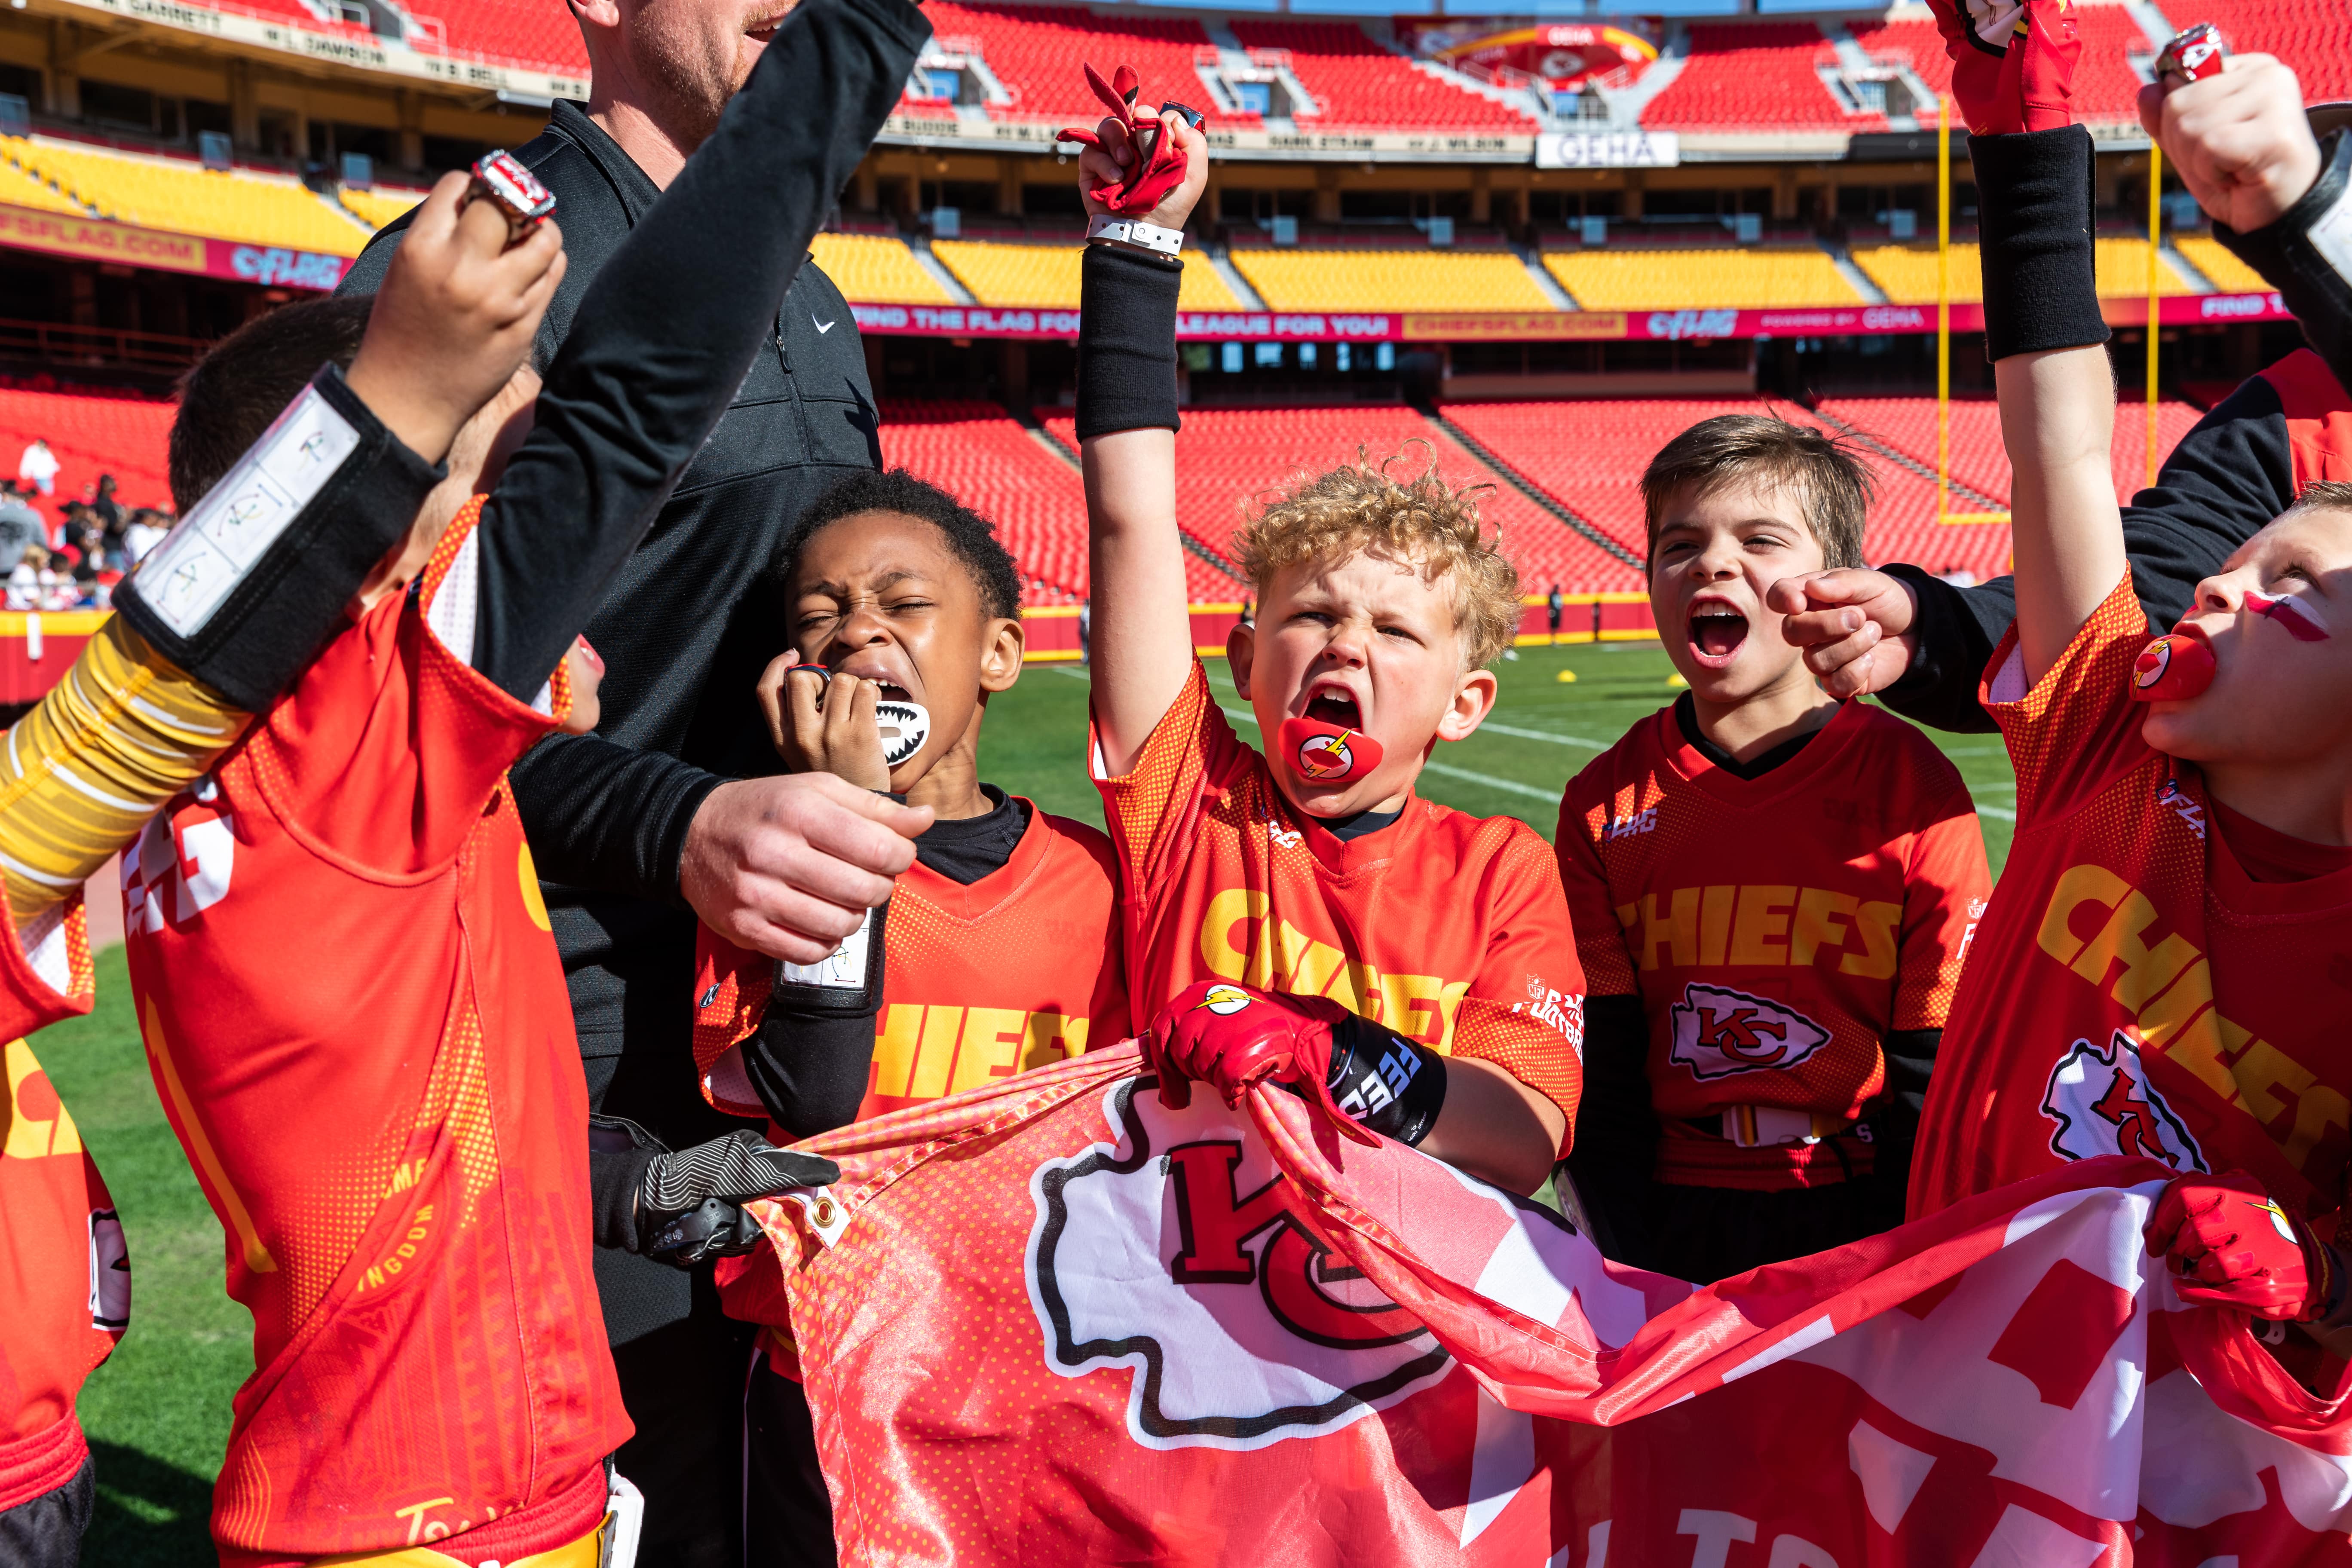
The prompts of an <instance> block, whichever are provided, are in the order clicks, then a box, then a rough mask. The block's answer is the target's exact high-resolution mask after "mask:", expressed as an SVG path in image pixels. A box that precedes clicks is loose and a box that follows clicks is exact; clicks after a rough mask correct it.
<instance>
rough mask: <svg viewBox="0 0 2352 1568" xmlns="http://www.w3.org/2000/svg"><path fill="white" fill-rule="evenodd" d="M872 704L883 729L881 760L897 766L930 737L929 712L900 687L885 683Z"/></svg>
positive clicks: (875, 718)
mask: <svg viewBox="0 0 2352 1568" xmlns="http://www.w3.org/2000/svg"><path fill="white" fill-rule="evenodd" d="M877 697H878V700H877V702H876V703H875V705H874V720H875V723H876V725H877V727H878V728H879V729H880V730H881V731H882V761H883V762H884V763H887V765H889V766H891V767H894V768H895V767H897V766H898V764H899V763H903V762H905V761H906V760H907V759H908V758H909V757H911V756H913V755H914V754H915V753H916V752H919V751H921V750H922V749H923V742H925V741H928V740H929V739H930V738H931V712H930V710H929V709H928V708H926V707H924V706H923V705H922V704H921V703H919V702H918V701H916V700H914V699H913V698H911V697H909V696H908V695H907V692H906V689H904V688H903V687H898V686H892V685H890V684H889V683H888V682H887V681H886V682H884V683H883V685H882V689H881V691H880V692H879V693H878V694H877Z"/></svg>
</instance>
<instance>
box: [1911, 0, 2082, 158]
mask: <svg viewBox="0 0 2352 1568" xmlns="http://www.w3.org/2000/svg"><path fill="white" fill-rule="evenodd" d="M1928 4H1929V5H1931V6H1932V7H1933V9H1934V10H1935V13H1936V26H1937V28H1938V29H1939V30H1940V31H1941V32H1942V33H1943V35H1944V51H1945V53H1947V54H1948V55H1950V56H1951V57H1952V97H1953V98H1954V99H1956V100H1958V102H1959V106H1960V115H1961V118H1963V119H1964V120H1966V121H1968V126H1969V131H1970V132H1974V133H1976V134H1978V135H1980V136H2006V135H2011V134H2013V133H2015V132H2021V131H2055V130H2057V129H2059V128H2060V127H2062V126H2065V125H2071V124H2073V123H2074V62H2075V61H2076V60H2077V59H2078V58H2081V56H2082V53H2083V40H2082V35H2081V33H2080V31H2079V30H2078V29H2077V28H2076V26H2075V23H2074V0H1928Z"/></svg>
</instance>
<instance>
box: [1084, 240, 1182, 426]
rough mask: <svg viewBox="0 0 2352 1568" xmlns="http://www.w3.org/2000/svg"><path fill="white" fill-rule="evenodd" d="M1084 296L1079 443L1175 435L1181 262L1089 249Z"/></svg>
mask: <svg viewBox="0 0 2352 1568" xmlns="http://www.w3.org/2000/svg"><path fill="white" fill-rule="evenodd" d="M1081 276H1082V281H1081V283H1080V285H1079V291H1078V439H1079V440H1081V441H1083V440H1086V439H1087V438H1088V437H1095V436H1109V435H1114V434H1116V433H1118V431H1121V430H1150V429H1160V430H1175V429H1180V428H1181V426H1182V423H1183V422H1182V421H1181V419H1179V418H1178V417H1177V415H1176V295H1177V291H1178V289H1179V288H1180V287H1181V285H1182V283H1183V281H1184V268H1183V265H1182V264H1181V262H1177V261H1172V260H1168V259H1165V258H1160V257H1157V256H1146V255H1144V254H1143V253H1142V252H1140V251H1135V250H1123V249H1120V248H1118V247H1116V246H1109V245H1089V246H1087V254H1086V259H1085V262H1084V265H1083V270H1082V274H1081Z"/></svg>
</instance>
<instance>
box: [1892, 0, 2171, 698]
mask: <svg viewBox="0 0 2352 1568" xmlns="http://www.w3.org/2000/svg"><path fill="white" fill-rule="evenodd" d="M1995 9H1998V10H1999V15H1998V16H1994V15H1993V14H1992V12H1991V11H1990V10H1986V9H1984V8H1980V7H1977V6H1973V5H1971V6H1970V7H1969V8H1968V13H1967V14H1966V15H1965V16H1964V15H1963V14H1962V12H1961V10H1960V8H1959V7H1958V6H1957V5H1954V4H1953V0H1936V3H1935V10H1936V17H1937V24H1938V25H1939V26H1941V28H1942V30H1943V32H1944V36H1945V41H1946V47H1947V48H1948V51H1949V52H1950V54H1951V56H1952V59H1953V77H1952V90H1953V93H1954V96H1955V97H1957V98H1958V100H1959V103H1960V108H1961V110H1963V112H1964V113H1965V114H1966V115H1967V117H1968V123H1969V158H1970V159H1971V161H1972V162H1973V163H1975V165H1976V176H1977V191H1978V206H1979V210H1980V211H1981V213H1982V220H1981V222H1982V236H1981V244H1982V250H1983V260H1984V278H1985V355H1986V357H1987V358H1989V359H1990V360H1991V361H1992V362H1993V380H1994V384H1995V386H1996V387H1997V389H1998V390H1999V393H2000V427H2001V438H2002V440H2003V442H2004V443H2005V444H2006V445H2007V447H2008V448H2009V460H2010V464H2011V468H2014V469H2015V470H2016V479H2015V483H2014V486H2013V488H2012V489H2011V509H2010V510H2011V530H2012V533H2013V537H2014V542H2015V548H2016V552H2017V637H2018V647H2019V649H2020V651H2021V654H2022V655H2023V658H2024V661H2025V674H2026V678H2027V679H2029V680H2032V679H2039V678H2040V676H2041V675H2042V671H2044V670H2046V669H2048V668H2050V667H2051V665H2053V663H2055V662H2056V661H2057V658H2058V656H2059V655H2060V654H2061V653H2063V652H2064V651H2065V647H2066V645H2067V644H2068V643H2070V642H2072V641H2073V640H2074V633H2075V632H2076V631H2077V630H2078V629H2080V627H2081V626H2083V624H2084V622H2085V621H2087V620H2089V619H2090V618H2091V613H2092V611H2094V610H2095V609H2097V608H2098V606H2099V605H2100V603H2101V601H2103V600H2105V598H2106V596H2107V595H2109V594H2110V593H2112V592H2113V591H2114V589H2115V585H2116V580H2117V579H2119V578H2120V577H2121V576H2122V575H2123V573H2124V541H2123V513H2122V510H2121V509H2120V508H2119V507H2117V506H2116V495H2115V481H2114V479H2113V477H2112V475H2111V471H2110V468H2109V463H2108V454H2107V448H2108V442H2109V439H2110V437H2112V436H2113V434H2114V430H2115V418H2116V394H2115V378H2114V373H2113V371H2111V370H2110V369H2109V367H2108V364H2107V355H2106V350H2105V346H2104V345H2105V342H2106V341H2107V328H2106V323H2105V321H2104V320H2102V319H2101V317H2100V314H2099V299H2098V291H2097V289H2096V288H2095V284H2094V271H2093V254H2094V253H2093V248H2092V243H2091V202H2092V180H2093V168H2094V164H2093V161H2092V150H2091V137H2090V133H2089V132H2086V131H2084V129H2083V128H2082V127H2080V126H2078V125H2075V124H2074V123H2073V122H2072V120H2073V116H2072V113H2071V110H2070V105H2071V102H2072V100H2073V81H2074V63H2075V60H2076V59H2077V58H2078V57H2079V56H2080V54H2081V52H2082V41H2081V38H2080V37H2079V35H2078V34H2077V31H2076V18H2075V15H2074V8H2073V6H2072V5H2070V4H2068V0H2024V4H2023V5H2021V7H2019V8H2018V9H2017V10H2016V11H2011V10H2008V9H2005V8H1995Z"/></svg>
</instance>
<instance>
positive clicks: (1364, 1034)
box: [1324, 1017, 1445, 1144]
mask: <svg viewBox="0 0 2352 1568" xmlns="http://www.w3.org/2000/svg"><path fill="white" fill-rule="evenodd" d="M1324 1083H1325V1085H1326V1087H1328V1089H1330V1091H1331V1100H1332V1102H1333V1103H1334V1104H1336V1105H1338V1106H1339V1109H1340V1110H1341V1111H1342V1112H1344V1113H1345V1114H1347V1115H1349V1116H1351V1117H1353V1118H1355V1120H1356V1121H1359V1122H1360V1123H1361V1124H1362V1125H1364V1126H1365V1127H1368V1128H1370V1129H1371V1130H1372V1131H1375V1132H1377V1133H1379V1134H1381V1136H1382V1137H1383V1138H1393V1139H1395V1140H1396V1141H1397V1142H1400V1143H1405V1144H1418V1143H1419V1142H1421V1141H1422V1140H1423V1139H1424V1138H1426V1137H1428V1136H1429V1130H1430V1129H1431V1128H1433V1127H1434V1126H1436V1125H1437V1113H1438V1112H1439V1111H1440V1110H1444V1107H1445V1058H1444V1057H1443V1056H1441V1055H1439V1054H1438V1053H1437V1052H1435V1051H1433V1050H1430V1049H1428V1048H1427V1047H1423V1046H1417V1045H1415V1044H1413V1043H1412V1041H1411V1040H1408V1039H1406V1038H1405V1037H1403V1036H1402V1035H1400V1034H1398V1033H1397V1032H1396V1031H1395V1030H1394V1029H1391V1028H1388V1027H1385V1026H1382V1025H1380V1024H1375V1023H1373V1022H1372V1021H1371V1020H1370V1019H1369V1018H1353V1017H1351V1018H1349V1020H1348V1021H1347V1022H1345V1023H1343V1024H1339V1025H1336V1026H1333V1028H1332V1030H1331V1070H1330V1072H1329V1073H1328V1075H1327V1076H1326V1078H1325V1079H1324Z"/></svg>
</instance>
